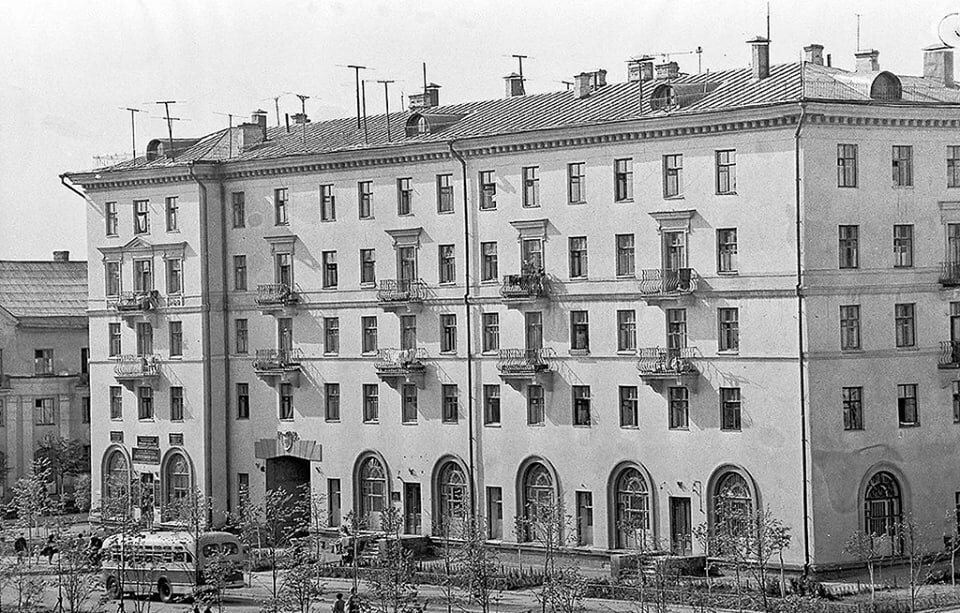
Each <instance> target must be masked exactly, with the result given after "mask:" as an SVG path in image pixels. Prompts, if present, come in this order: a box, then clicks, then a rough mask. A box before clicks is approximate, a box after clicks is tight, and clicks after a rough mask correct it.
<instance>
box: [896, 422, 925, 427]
mask: <svg viewBox="0 0 960 613" xmlns="http://www.w3.org/2000/svg"><path fill="white" fill-rule="evenodd" d="M900 427H901V428H919V427H920V422H917V423H911V424H905V423H901V424H900Z"/></svg>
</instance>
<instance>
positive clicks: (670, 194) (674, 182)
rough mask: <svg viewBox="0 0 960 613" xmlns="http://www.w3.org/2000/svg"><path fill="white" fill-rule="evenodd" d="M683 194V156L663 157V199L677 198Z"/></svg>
mask: <svg viewBox="0 0 960 613" xmlns="http://www.w3.org/2000/svg"><path fill="white" fill-rule="evenodd" d="M682 193H683V154H679V153H677V154H673V155H665V156H663V197H664V198H675V197H677V196H680V195H681V194H682Z"/></svg>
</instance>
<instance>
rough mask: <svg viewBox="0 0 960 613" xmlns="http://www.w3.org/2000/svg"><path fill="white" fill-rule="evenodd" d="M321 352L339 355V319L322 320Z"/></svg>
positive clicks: (325, 318) (328, 318)
mask: <svg viewBox="0 0 960 613" xmlns="http://www.w3.org/2000/svg"><path fill="white" fill-rule="evenodd" d="M323 352H324V353H325V354H328V355H330V354H338V353H340V318H339V317H324V318H323Z"/></svg>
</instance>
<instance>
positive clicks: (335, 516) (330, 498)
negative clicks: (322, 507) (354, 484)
mask: <svg viewBox="0 0 960 613" xmlns="http://www.w3.org/2000/svg"><path fill="white" fill-rule="evenodd" d="M340 505H341V501H340V479H327V527H329V528H339V527H340Z"/></svg>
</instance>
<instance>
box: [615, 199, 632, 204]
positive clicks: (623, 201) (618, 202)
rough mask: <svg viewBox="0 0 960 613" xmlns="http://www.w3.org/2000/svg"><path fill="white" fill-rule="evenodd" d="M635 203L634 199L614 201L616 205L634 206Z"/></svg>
mask: <svg viewBox="0 0 960 613" xmlns="http://www.w3.org/2000/svg"><path fill="white" fill-rule="evenodd" d="M634 202H635V201H634V199H633V198H624V199H623V200H614V201H613V203H614V204H633V203H634Z"/></svg>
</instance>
